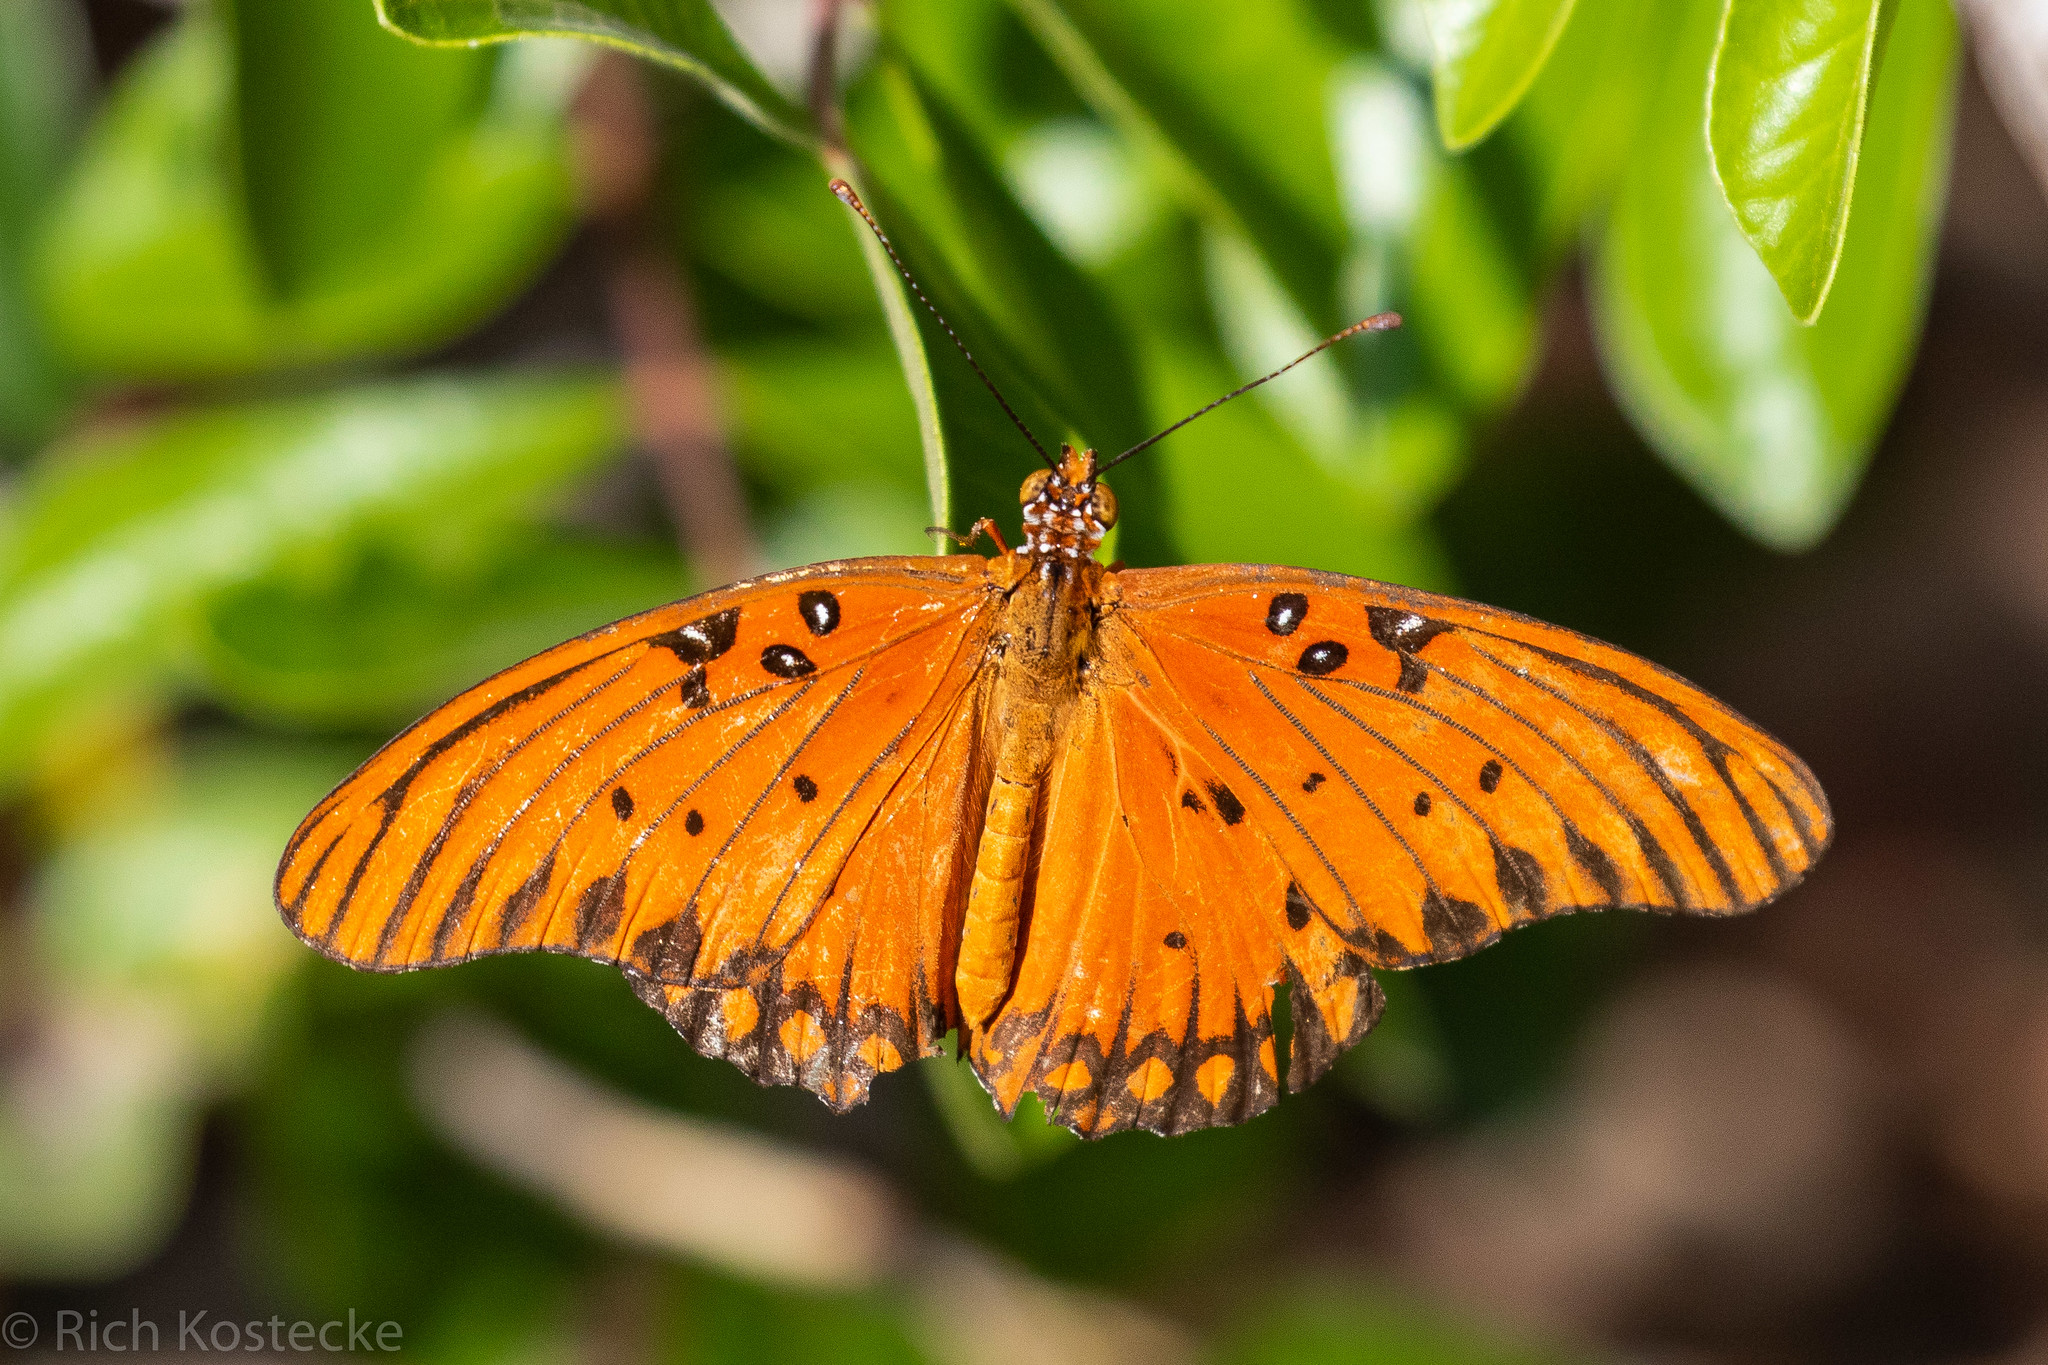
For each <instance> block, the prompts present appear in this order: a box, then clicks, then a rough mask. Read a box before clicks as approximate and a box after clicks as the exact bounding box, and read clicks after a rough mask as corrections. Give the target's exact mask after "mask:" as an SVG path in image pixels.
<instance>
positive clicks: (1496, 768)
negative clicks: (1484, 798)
mask: <svg viewBox="0 0 2048 1365" xmlns="http://www.w3.org/2000/svg"><path fill="white" fill-rule="evenodd" d="M1500 771H1501V769H1500V760H1499V759H1497V758H1489V759H1487V760H1486V766H1485V767H1483V768H1481V769H1480V770H1479V790H1481V791H1483V792H1486V793H1487V794H1489V795H1491V794H1492V792H1493V790H1494V788H1496V787H1498V786H1499V785H1500Z"/></svg>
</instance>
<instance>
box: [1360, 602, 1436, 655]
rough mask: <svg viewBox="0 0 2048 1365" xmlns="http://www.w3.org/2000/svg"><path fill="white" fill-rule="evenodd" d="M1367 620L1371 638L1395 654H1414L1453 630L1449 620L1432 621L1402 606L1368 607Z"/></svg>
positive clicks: (1366, 611)
mask: <svg viewBox="0 0 2048 1365" xmlns="http://www.w3.org/2000/svg"><path fill="white" fill-rule="evenodd" d="M1365 619H1366V624H1367V626H1368V627H1369V628H1370V629H1371V631H1372V638H1373V639H1374V640H1376V641H1378V642H1379V644H1380V645H1381V646H1383V647H1384V648H1387V649H1391V650H1393V651H1394V652H1395V653H1396V654H1413V653H1415V652H1416V651H1417V650H1419V649H1421V648H1422V647H1423V646H1424V645H1426V644H1428V643H1429V642H1430V641H1431V640H1434V639H1435V638H1436V637H1437V636H1439V635H1441V634H1443V633H1444V632H1445V631H1447V630H1449V629H1451V624H1450V622H1448V621H1432V620H1431V619H1430V618H1429V617H1427V616H1418V615H1417V614H1416V613H1414V612H1412V611H1404V610H1402V609H1401V608H1400V607H1367V608H1366V609H1365Z"/></svg>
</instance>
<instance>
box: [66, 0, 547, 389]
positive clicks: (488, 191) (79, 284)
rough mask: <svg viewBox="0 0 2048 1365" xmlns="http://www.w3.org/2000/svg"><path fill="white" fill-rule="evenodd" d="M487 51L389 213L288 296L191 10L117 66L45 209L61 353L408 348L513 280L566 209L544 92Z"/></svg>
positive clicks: (167, 372) (185, 363) (193, 355)
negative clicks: (486, 92)
mask: <svg viewBox="0 0 2048 1365" xmlns="http://www.w3.org/2000/svg"><path fill="white" fill-rule="evenodd" d="M532 74H533V69H532V68H531V67H530V66H524V65H521V64H519V63H501V65H500V72H499V80H498V82H497V84H496V86H495V87H494V89H493V91H492V92H491V99H490V104H489V106H488V107H487V109H486V110H485V112H484V114H483V115H482V116H481V117H480V118H478V119H477V120H476V121H474V123H473V124H471V125H470V126H469V127H468V128H467V129H466V130H464V131H463V132H461V133H460V134H459V135H455V136H450V137H445V138H441V139H438V140H437V141H436V142H435V143H434V144H433V145H432V146H430V147H425V148H423V149H422V150H421V155H422V158H423V159H424V160H425V161H426V162H427V163H428V164H427V166H426V169H425V170H424V171H423V172H421V173H420V174H419V176H418V178H417V180H416V182H415V184H416V192H415V193H414V194H413V195H412V196H411V199H410V202H409V203H408V204H407V205H406V206H405V207H404V209H403V210H402V211H401V212H398V213H396V214H395V215H393V216H391V217H389V218H387V219H386V220H385V221H383V222H382V223H381V224H380V225H379V228H378V230H377V231H374V232H371V233H368V234H362V233H358V234H357V241H356V245H355V250H354V252H353V254H352V255H351V256H350V258H349V259H347V260H345V261H342V260H334V261H331V262H330V265H331V269H328V270H325V271H324V272H323V273H322V274H321V276H320V278H319V279H318V281H317V285H318V287H317V288H314V287H311V284H312V282H309V283H308V288H307V289H306V290H305V291H303V292H301V293H300V294H298V295H297V296H295V297H293V298H291V299H285V300H280V299H273V298H271V297H270V296H269V294H268V291H267V290H266V288H265V286H264V284H263V272H262V271H261V269H260V268H259V266H258V263H257V256H256V253H255V248H254V247H253V245H252V244H251V240H250V237H249V233H248V226H247V222H246V219H245V215H244V214H243V213H242V212H241V209H240V207H239V203H240V200H239V191H238V190H236V189H235V188H234V182H235V177H234V176H233V175H232V174H231V172H230V169H229V167H230V165H231V164H232V159H233V153H232V150H231V145H232V132H231V128H232V107H231V96H232V76H231V63H230V61H229V58H228V54H227V52H226V50H225V46H224V43H223V40H222V36H221V31H220V28H219V26H218V25H217V24H215V23H214V22H213V21H212V20H211V19H209V18H208V17H207V15H206V13H205V12H204V11H203V10H201V9H197V8H195V9H192V10H188V11H187V12H186V14H185V16H184V17H183V18H182V19H180V21H179V22H178V24H177V25H176V26H175V27H174V28H173V29H172V30H171V31H170V32H169V33H167V34H166V35H165V36H164V37H163V38H162V39H160V40H159V41H158V42H157V43H156V44H155V45H154V46H153V47H151V48H150V49H149V50H148V51H147V52H145V53H144V54H143V55H142V56H141V57H139V58H138V59H136V60H135V61H134V62H132V63H131V64H130V65H129V66H128V67H127V68H126V69H125V70H124V71H123V73H122V76H121V79H120V81H119V83H118V84H117V85H116V87H115V89H114V91H113V92H112V94H111V95H110V96H109V98H108V99H107V101H106V103H105V104H104V105H103V106H102V108H101V110H100V113H99V116H98V118H97V120H96V122H95V124H94V127H93V129H92V131H91V132H90V133H89V135H88V136H87V139H86V143H85V146H84V147H83V148H82V150H81V153H80V156H79V158H78V161H77V163H76V164H75V165H74V166H73V167H72V169H71V173H70V177H69V179H68V181H67V183H66V184H65V185H64V186H63V188H62V190H61V192H60V193H59V194H58V196H57V200H56V202H55V203H54V204H53V205H52V206H51V210H50V213H49V216H48V218H47V219H46V220H45V223H44V231H43V235H42V240H41V243H40V251H39V253H38V257H39V259H38V261H37V267H38V269H37V278H38V284H39V286H40V289H41V293H42V296H43V298H44V300H45V306H46V309H47V311H48V313H49V317H50V325H51V328H52V331H53V333H54V336H55V338H56V341H57V343H58V345H59V348H60V350H61V351H62V352H63V353H64V354H65V355H66V357H67V358H68V359H70V360H72V361H73V362H74V363H76V364H78V365H80V366H82V367H85V368H88V369H93V370H99V371H103V372H107V373H110V374H113V375H119V376H123V377H129V378H140V379H187V378H197V377H203V376H210V375H219V374H231V373H238V372H244V371H249V370H266V369H278V368H283V367H290V366H298V365H307V364H314V363H319V362H323V361H331V360H335V359H340V358H343V357H349V356H357V355H364V354H374V353H382V352H391V351H408V350H417V349H420V348H423V347H426V346H429V345H432V344H434V343H437V342H439V341H442V340H445V339H446V338H448V337H450V336H453V335H455V334H456V333H459V332H460V331H462V330H464V329H465V328H467V327H469V326H471V325H472V324H473V323H475V322H476V321H477V320H479V319H480V318H481V317H482V316H484V315H485V314H486V313H487V312H489V311H490V310H491V309H493V308H495V307H497V306H499V305H500V304H501V303H502V302H503V301H504V299H505V297H506V296H507V294H508V293H509V292H510V291H511V290H513V289H515V288H516V287H518V286H519V285H520V284H521V283H523V282H524V281H525V280H526V279H527V278H529V277H530V276H531V275H532V273H533V272H534V271H535V270H536V269H537V268H538V267H539V266H540V265H541V263H542V262H543V261H544V260H545V258H546V256H547V254H548V253H549V252H551V251H552V250H553V249H554V247H555V245H556V243H558V242H559V241H560V240H561V238H562V236H563V235H564V234H565V232H566V231H567V229H568V227H569V225H570V221H571V207H572V205H571V191H570V183H569V165H568V144H567V135H566V132H565V131H564V129H563V127H562V124H561V120H560V118H559V113H560V110H559V107H558V102H555V101H550V100H546V99H538V100H537V99H535V98H534V97H533V96H532V93H531V92H529V91H527V90H524V89H521V88H519V85H518V81H519V79H521V78H523V77H527V76H530V75H532Z"/></svg>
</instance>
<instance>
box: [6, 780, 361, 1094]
mask: <svg viewBox="0 0 2048 1365" xmlns="http://www.w3.org/2000/svg"><path fill="white" fill-rule="evenodd" d="M350 766H352V764H351V755H350V754H349V753H347V752H346V751H332V750H327V749H321V748H312V747H306V746H284V745H280V744H276V743H262V744H258V743H253V742H250V741H246V740H238V741H232V742H227V741H220V742H213V743H202V744H197V745H194V746H192V747H191V748H189V749H187V750H185V751H183V752H181V753H178V754H177V755H176V756H175V758H174V761H173V763H172V765H171V767H170V770H169V772H168V773H167V774H165V775H164V777H163V778H161V779H160V780H159V781H158V782H157V783H156V784H155V785H154V786H153V787H151V788H150V789H147V790H146V791H145V792H144V793H143V794H142V795H141V796H140V797H137V798H131V799H130V800H128V801H126V802H122V803H117V804H116V807H115V808H114V809H111V810H108V809H101V810H98V811H97V812H95V814H96V816H97V818H96V819H95V820H94V821H93V823H91V824H89V825H87V826H85V827H84V828H82V829H80V830H79V831H77V833H76V834H75V835H74V836H73V837H71V838H68V839H67V840H65V841H64V842H63V843H62V844H60V846H59V847H58V848H57V850H56V852H55V854H54V855H53V856H52V857H51V858H50V860H49V861H48V862H46V863H45V864H44V865H43V866H42V868H41V869H40V870H39V872H38V875H37V879H36V887H35V891H34V896H33V904H34V911H35V921H36V923H35V928H36V945H37V949H38V956H39V957H40V959H41V961H42V962H43V964H44V965H45V966H46V967H47V969H48V971H49V975H48V976H47V977H46V978H45V982H46V984H51V985H57V986H59V987H60V988H61V989H64V990H67V991H74V992H81V993H89V994H98V995H105V996H113V997H120V998H126V999H128V1000H130V1001H135V1000H141V1001H146V1002H148V1003H150V1004H152V1005H160V1006H162V1007H164V1008H166V1009H168V1010H170V1011H171V1012H172V1013H173V1014H174V1015H175V1016H176V1027H177V1031H178V1034H179V1036H180V1038H181V1039H184V1040H187V1041H189V1043H190V1044H191V1045H192V1046H193V1048H194V1050H195V1054H196V1059H197V1061H198V1063H199V1065H200V1067H201V1069H202V1071H203V1072H204V1073H205V1076H206V1081H207V1083H208V1084H212V1083H215V1082H218V1081H224V1080H229V1079H232V1078H234V1077H235V1076H237V1075H239V1073H240V1070H241V1068H242V1067H243V1066H244V1065H245V1064H246V1062H247V1060H248V1056H249V1050H250V1048H251V1047H252V1046H253V1045H254V1044H255V1042H256V1039H257V1029H258V1026H259V1024H260V1023H261V1019H262V1007H263V1002H264V1000H265V999H266V998H267V997H268V995H269V993H270V990H271V988H272V987H273V986H274V985H275V984H276V981H277V979H278V977H279V976H280V975H281V974H282V973H283V971H284V970H285V969H286V967H287V966H288V965H290V964H291V963H293V962H295V961H297V950H296V948H295V946H294V944H293V942H292V939H291V936H290V935H289V934H286V933H283V932H282V926H281V925H280V924H279V923H278V919H277V911H276V907H275V906H274V905H273V904H272V901H271V893H270V880H271V876H272V873H273V871H274V870H275V868H276V865H277V851H278V850H279V849H280V848H282V847H283V846H284V841H285V840H286V839H287V838H289V837H290V835H291V832H292V829H293V827H294V826H295V825H296V824H297V822H298V818H299V815H300V814H301V813H303V812H304V811H306V810H308V809H310V808H311V806H312V803H313V802H315V801H317V800H319V799H320V797H321V796H322V795H324V794H325V793H326V791H327V790H328V788H330V787H332V786H333V785H334V783H335V782H337V781H339V780H340V779H341V777H342V776H343V775H344V774H346V773H347V772H348V770H349V768H350Z"/></svg>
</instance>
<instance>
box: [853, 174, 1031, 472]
mask: <svg viewBox="0 0 2048 1365" xmlns="http://www.w3.org/2000/svg"><path fill="white" fill-rule="evenodd" d="M832 193H834V194H836V195H838V196H839V200H840V202H841V203H843V204H845V205H846V207H848V208H850V209H852V210H853V211H854V212H855V213H857V214H859V215H860V216H861V221H863V222H865V223H866V224H867V225H868V230H869V231H870V232H872V233H874V234H875V240H876V241H878V242H880V243H881V244H882V250H884V251H886V252H888V253H889V259H890V260H892V261H894V262H895V263H896V273H897V274H899V275H901V276H902V277H903V282H904V283H905V284H907V285H909V286H910V292H911V293H913V294H915V295H917V301H918V302H919V303H922V304H923V305H924V306H925V307H926V308H928V309H930V310H931V315H932V316H933V317H935V318H937V319H938V320H939V326H941V327H943V328H945V330H946V335H947V336H948V337H951V338H952V341H953V344H954V345H955V346H956V347H958V348H959V350H960V354H961V355H962V356H965V357H966V359H967V365H968V368H969V369H971V370H973V371H974V373H975V374H976V375H977V376H978V377H979V378H980V379H981V382H982V384H983V385H984V386H985V387H986V388H987V389H988V391H989V392H990V393H991V394H993V395H995V400H996V402H998V403H1000V404H1002V408H1003V411H1004V412H1005V413H1006V414H1008V416H1009V418H1010V420H1011V421H1012V422H1014V423H1015V424H1016V426H1017V430H1019V431H1021V432H1023V433H1024V439H1025V440H1027V441H1029V442H1031V448H1032V449H1033V450H1035V451H1037V452H1038V458H1039V459H1041V460H1044V461H1045V462H1046V464H1048V465H1050V466H1051V467H1052V468H1054V469H1058V468H1059V463H1058V461H1056V460H1054V459H1053V457H1052V456H1050V455H1048V454H1046V452H1045V447H1044V446H1042V445H1040V444H1039V442H1038V438H1037V437H1036V436H1033V435H1032V434H1031V428H1030V427H1027V426H1025V425H1024V419H1023V418H1021V417H1019V416H1018V415H1017V410H1016V409H1015V408H1013V407H1011V406H1010V401H1009V400H1008V399H1007V398H1005V397H1003V391H1002V390H1001V389H999V388H997V387H996V382H995V380H993V379H990V378H989V377H988V372H987V371H986V370H984V369H982V368H981V366H980V365H979V364H977V363H976V361H975V359H974V353H973V352H972V351H970V350H968V349H967V344H966V343H965V342H963V341H961V340H960V336H959V334H958V333H957V332H955V331H954V330H953V324H952V323H950V322H948V321H946V315H945V314H944V313H941V312H940V311H939V307H938V305H937V304H935V303H933V302H932V301H931V300H930V299H929V298H926V297H925V292H924V290H923V289H921V288H919V287H918V283H917V280H916V279H915V278H913V277H912V276H911V273H910V267H908V266H906V265H904V264H903V258H902V257H901V256H898V255H897V254H896V245H895V243H893V242H891V241H890V240H889V234H888V233H886V232H884V231H882V225H881V224H880V223H878V222H876V221H875V215H874V214H872V213H869V212H868V206H867V205H866V204H863V203H861V202H860V196H859V195H858V194H855V193H854V192H853V186H851V185H849V184H847V183H846V182H845V181H844V180H840V179H838V178H836V177H835V178H834V179H833V181H832Z"/></svg>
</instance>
